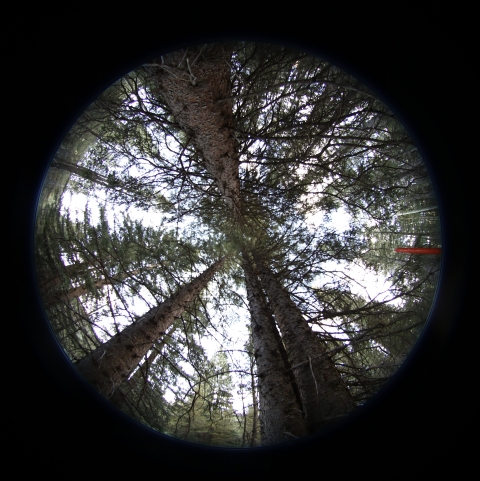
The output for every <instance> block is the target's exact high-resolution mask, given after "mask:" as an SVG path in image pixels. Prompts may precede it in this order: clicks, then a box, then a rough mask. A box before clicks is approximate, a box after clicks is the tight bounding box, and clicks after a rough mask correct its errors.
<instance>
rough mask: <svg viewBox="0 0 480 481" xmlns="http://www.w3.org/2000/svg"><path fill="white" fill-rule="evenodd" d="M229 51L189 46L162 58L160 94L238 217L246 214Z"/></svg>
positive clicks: (219, 47)
mask: <svg viewBox="0 0 480 481" xmlns="http://www.w3.org/2000/svg"><path fill="white" fill-rule="evenodd" d="M229 61H230V52H229V51H228V50H225V48H224V46H222V45H218V46H214V47H207V48H206V47H200V48H189V49H188V50H186V51H180V52H175V53H172V54H169V55H165V56H163V57H162V62H163V63H162V64H159V65H158V66H159V67H160V70H159V72H158V75H157V81H158V88H159V90H158V94H159V95H160V96H161V97H162V98H163V99H164V100H165V102H166V104H167V105H168V107H169V108H170V110H171V112H172V114H173V116H174V118H175V120H176V121H177V122H178V123H179V125H180V126H181V127H182V128H183V129H184V130H185V132H186V133H187V134H188V135H189V136H190V137H191V139H190V140H191V142H192V144H193V145H194V146H195V148H196V149H197V150H198V151H199V152H200V153H201V155H202V157H203V160H204V163H205V168H206V170H207V171H208V172H209V173H210V174H211V175H212V176H213V177H214V179H215V181H216V183H217V186H218V189H219V190H220V193H221V194H222V196H223V198H224V199H225V202H226V203H227V205H228V206H229V207H230V208H231V209H232V211H233V214H234V217H235V219H237V220H238V219H239V218H240V216H241V195H240V178H239V174H238V166H239V159H240V156H239V154H238V151H237V146H236V140H235V137H234V135H233V129H234V116H233V103H232V102H233V101H232V100H230V101H223V100H222V101H220V99H225V98H230V97H231V95H232V92H231V82H230V74H231V70H230V66H229Z"/></svg>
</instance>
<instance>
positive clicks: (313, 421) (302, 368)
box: [256, 257, 355, 433]
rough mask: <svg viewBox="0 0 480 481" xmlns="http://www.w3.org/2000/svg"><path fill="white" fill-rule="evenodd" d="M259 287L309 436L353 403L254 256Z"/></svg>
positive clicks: (325, 355)
mask: <svg viewBox="0 0 480 481" xmlns="http://www.w3.org/2000/svg"><path fill="white" fill-rule="evenodd" d="M256 261H257V266H258V272H259V275H260V279H261V285H262V287H263V288H264V289H265V292H266V294H267V297H268V300H269V302H270V305H271V307H272V310H273V313H274V315H275V319H276V321H277V323H278V325H279V327H280V331H281V334H282V340H283V342H284V344H285V348H286V350H287V354H288V357H289V360H290V362H291V364H292V369H293V371H294V374H295V378H296V380H297V385H298V389H299V392H300V397H301V400H302V407H303V410H304V414H305V421H306V425H307V429H308V431H309V432H310V433H312V432H315V431H318V430H319V429H321V428H323V427H324V426H326V425H328V424H330V423H331V422H333V421H335V420H337V419H338V418H339V417H342V416H344V415H346V414H347V413H349V412H350V411H352V410H353V409H354V408H355V403H354V401H353V399H352V397H351V395H350V393H349V391H348V389H347V387H346V386H345V383H344V382H343V380H342V378H341V376H340V373H339V372H338V370H337V369H336V367H335V365H334V363H333V361H332V360H331V359H330V357H329V356H328V353H327V349H326V346H325V345H324V344H323V342H322V341H321V340H320V339H319V338H318V336H317V335H316V334H315V333H314V332H313V331H312V329H311V328H310V326H309V325H308V324H307V322H306V321H305V319H304V318H303V315H302V312H301V311H300V309H299V308H298V307H297V306H296V305H295V303H294V302H293V301H292V299H291V298H290V295H289V293H288V291H287V290H286V289H285V288H284V287H283V286H282V284H281V283H280V282H279V280H278V279H277V278H276V277H275V275H274V273H273V272H272V271H271V270H270V269H269V268H268V267H266V266H265V264H263V262H262V261H261V260H260V259H259V258H258V257H257V258H256Z"/></svg>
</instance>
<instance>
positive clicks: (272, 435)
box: [243, 256, 306, 445]
mask: <svg viewBox="0 0 480 481" xmlns="http://www.w3.org/2000/svg"><path fill="white" fill-rule="evenodd" d="M243 269H244V272H245V284H246V288H247V298H248V303H249V308H250V314H251V320H252V339H253V347H254V357H255V361H256V364H257V373H258V390H259V397H260V429H261V436H262V445H269V444H276V443H281V442H284V441H287V440H291V439H292V438H297V437H300V436H303V435H305V434H306V428H305V422H304V419H303V417H302V411H301V406H300V405H299V404H298V402H297V399H296V397H295V392H294V389H293V386H292V383H291V380H290V379H289V376H288V375H287V366H286V365H285V363H284V359H283V358H282V356H281V353H280V350H279V345H278V340H277V337H276V336H275V332H274V329H276V327H275V325H274V321H273V319H271V314H270V312H269V309H268V307H267V304H266V301H265V298H264V295H263V292H262V290H261V287H260V285H259V282H258V279H257V278H256V276H255V274H254V272H253V269H252V266H251V262H250V260H249V259H248V257H247V256H244V261H243Z"/></svg>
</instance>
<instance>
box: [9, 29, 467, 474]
mask: <svg viewBox="0 0 480 481" xmlns="http://www.w3.org/2000/svg"><path fill="white" fill-rule="evenodd" d="M311 23H314V22H311ZM444 24H447V22H444ZM408 26H409V28H408V32H405V31H403V34H402V36H396V35H395V34H394V32H393V33H392V34H390V35H389V34H388V32H387V33H385V32H383V34H381V32H379V31H378V29H377V30H375V29H374V26H370V28H372V29H373V30H372V31H370V32H369V31H368V29H365V28H364V27H360V26H359V28H358V29H357V30H356V31H355V30H354V31H351V30H350V29H352V28H354V27H353V26H352V27H350V29H349V28H346V30H347V32H346V33H345V32H342V31H341V28H340V26H339V29H338V32H337V33H336V32H335V29H332V28H327V29H326V30H327V32H325V29H322V28H320V26H318V27H317V28H316V26H315V25H310V26H309V27H305V26H304V27H303V29H301V31H299V30H298V29H296V30H295V31H293V30H292V29H291V28H290V29H289V28H286V29H285V31H282V29H281V28H270V29H269V28H265V27H260V28H258V29H256V30H254V29H250V30H245V29H244V28H242V27H240V28H237V29H236V30H235V29H233V28H231V27H228V28H227V27H225V28H223V29H222V28H212V27H210V28H209V33H208V34H206V33H205V32H206V31H207V30H206V27H203V28H202V26H197V28H196V29H195V28H193V27H192V23H190V24H189V28H187V29H185V30H183V31H178V30H177V32H176V33H174V34H172V33H171V32H168V33H163V35H162V34H159V33H157V35H156V36H155V32H151V31H150V32H148V35H142V33H141V29H139V28H137V29H134V31H133V33H131V35H130V40H128V39H126V37H125V34H122V33H121V32H118V34H117V35H115V32H111V31H109V32H101V31H98V32H96V33H95V35H94V34H93V33H92V34H91V35H85V34H84V35H81V36H80V38H78V36H75V35H74V34H73V33H72V32H69V31H68V29H62V28H58V25H57V26H53V27H54V28H52V26H49V29H50V32H49V35H45V36H42V35H40V36H39V37H38V36H36V34H38V33H39V31H32V32H31V33H32V41H31V42H30V43H29V46H28V49H24V50H23V49H22V55H21V56H20V57H19V58H18V59H17V60H18V63H15V64H14V65H13V66H12V68H11V73H12V75H11V77H10V78H13V79H16V78H18V76H20V77H21V82H20V87H21V89H22V90H21V93H22V94H23V92H25V99H24V100H23V97H22V100H23V102H22V103H21V106H20V107H18V108H19V109H21V111H19V117H18V120H17V125H16V128H17V129H19V130H21V131H22V136H23V137H22V138H23V139H24V140H23V143H22V144H19V151H20V152H21V156H20V157H19V160H18V168H20V170H21V171H20V175H19V176H18V179H19V180H18V181H16V185H15V186H14V189H13V193H12V194H11V204H10V205H9V206H8V209H9V213H13V217H12V221H11V224H10V225H11V226H12V232H13V236H12V238H13V241H14V245H13V248H14V249H15V250H14V251H13V252H15V253H16V255H15V257H14V259H15V263H14V264H15V273H14V277H13V280H12V284H13V286H14V289H12V292H13V294H14V295H15V296H16V300H17V302H16V304H15V305H16V306H18V309H17V310H16V311H15V310H11V311H10V314H9V316H8V317H9V318H10V319H12V323H13V325H14V332H13V336H15V337H13V338H12V347H13V346H16V353H15V356H14V357H12V364H11V365H9V366H8V370H9V371H11V374H12V375H13V376H12V377H13V379H14V380H13V381H12V382H13V383H14V384H13V386H14V388H13V389H12V391H11V394H10V396H12V398H13V399H14V400H15V406H14V416H15V421H16V423H17V428H16V430H15V434H16V436H15V438H14V440H15V441H14V447H15V449H16V450H18V451H21V452H23V453H24V455H25V456H26V458H27V459H28V460H29V461H31V462H33V463H38V466H39V468H41V470H44V469H46V468H47V467H48V468H49V469H52V470H53V471H54V472H57V471H58V472H62V470H66V471H64V472H67V473H68V472H70V469H73V470H74V471H75V470H77V469H78V470H79V471H82V472H85V473H89V472H95V471H96V470H97V469H100V470H101V471H102V472H105V473H112V474H113V473H115V474H118V473H121V472H124V471H128V470H130V469H131V468H132V467H133V468H134V469H135V470H136V472H137V473H138V474H140V473H144V474H146V473H150V472H151V473H158V474H167V473H170V472H171V473H172V474H173V475H175V473H177V475H178V474H180V473H183V472H191V473H198V474H200V473H203V472H206V473H212V474H213V473H218V474H223V475H230V474H237V475H239V474H244V475H247V474H249V473H253V472H254V473H265V474H266V473H269V474H272V473H277V472H286V471H289V470H290V469H292V470H293V472H294V471H296V470H298V473H302V472H303V473H304V474H306V473H307V472H308V471H309V470H310V469H315V470H316V472H326V471H325V470H328V471H330V469H332V468H334V467H337V468H338V469H339V472H341V473H343V474H345V473H346V472H348V473H352V474H353V473H356V472H358V473H362V472H368V468H370V469H372V467H373V466H375V465H376V464H377V462H378V463H381V464H382V465H383V464H384V463H387V464H389V465H390V471H389V472H390V473H391V474H393V473H398V472H399V471H402V469H405V463H407V462H408V460H409V459H410V460H416V462H420V463H421V465H422V466H425V467H427V466H428V465H429V463H430V462H432V463H435V462H436V461H435V460H438V458H439V457H442V461H443V462H446V460H447V459H451V458H452V456H453V457H454V458H455V459H456V454H455V453H456V452H457V451H456V450H457V449H458V447H459V446H461V447H462V449H463V451H462V452H463V453H464V455H466V454H467V452H468V447H467V446H468V445H467V440H466V433H467V431H468V428H469V421H468V420H469V416H470V415H471V414H470V413H472V412H473V399H474V397H473V396H474V395H473V388H472V389H469V388H468V386H469V384H468V381H469V380H470V377H469V376H471V375H472V372H473V371H472V367H471V366H469V362H468V360H469V359H467V358H466V356H467V355H468V352H467V350H468V349H472V348H473V347H472V346H465V342H466V341H465V335H466V334H467V329H469V328H470V326H469V325H468V324H469V314H470V313H469V306H470V305H471V304H472V298H471V297H469V296H468V294H467V290H468V289H469V283H468V279H467V276H468V274H469V267H470V263H471V262H472V258H471V255H470V254H469V252H468V249H467V247H468V246H471V245H472V243H473V242H472V239H473V237H472V234H471V231H470V222H471V221H472V219H473V218H472V217H470V216H469V214H468V211H469V209H471V205H472V203H471V201H470V199H469V198H468V196H469V195H470V194H471V193H472V189H471V185H470V183H469V182H470V181H471V173H470V171H469V169H470V166H469V165H468V161H469V159H468V158H466V157H464V156H462V155H461V154H460V149H461V148H463V149H464V148H465V144H467V145H468V142H469V141H470V140H469V137H468V130H467V126H466V125H465V124H466V120H467V119H466V117H465V116H464V113H465V112H466V111H467V107H468V106H466V105H460V106H459V105H458V104H459V103H461V102H464V100H462V93H464V91H465V89H466V88H468V81H467V79H468V78H469V76H470V78H471V77H473V70H469V63H468V60H469V58H468V56H467V55H466V53H465V50H464V44H463V42H460V41H459V39H458V38H454V36H453V34H451V33H448V32H445V31H444V30H442V28H441V26H436V27H431V26H430V27H428V26H427V25H426V24H422V25H421V27H422V28H421V29H420V28H418V29H415V28H414V27H412V25H411V23H410V24H408ZM417 26H419V25H417ZM55 27H57V28H55ZM164 28H165V26H164ZM404 28H405V25H404ZM286 31H288V33H286ZM238 36H242V37H243V38H246V39H256V40H265V41H274V42H283V43H287V44H290V45H292V46H298V47H299V48H308V49H311V50H312V51H315V52H317V53H318V54H319V55H320V56H322V57H324V58H326V59H327V60H330V61H332V62H334V63H336V64H337V65H339V66H341V67H343V68H345V69H346V70H347V71H349V72H350V73H353V74H354V75H356V76H357V77H358V78H359V79H360V80H362V81H363V82H364V83H366V84H367V85H368V86H370V87H371V88H372V89H373V90H374V91H376V92H377V93H379V94H380V95H381V96H382V98H383V99H384V101H385V102H386V103H387V104H388V105H389V106H391V107H392V109H393V110H394V111H395V112H396V113H397V114H399V115H400V116H401V118H402V121H403V122H404V124H405V125H406V126H407V128H409V129H410V131H411V133H412V134H413V135H414V136H415V138H416V141H417V142H418V144H419V145H420V147H421V149H422V152H423V153H424V157H425V159H426V161H427V164H428V166H429V168H430V171H431V175H432V177H433V179H434V182H435V186H436V189H437V193H438V194H439V195H440V199H441V214H442V223H443V230H444V231H443V235H444V245H443V249H444V257H443V267H442V275H441V284H440V289H439V292H438V295H437V301H436V303H435V306H434V309H433V311H432V313H431V319H430V323H429V325H428V328H427V329H426V331H425V333H424V335H423V337H422V339H421V342H420V343H419V345H418V348H417V349H416V350H415V352H414V353H413V355H412V356H411V357H410V359H409V362H408V363H407V365H406V366H405V367H404V368H403V369H402V371H401V373H399V375H398V376H397V377H396V379H395V383H392V385H391V386H389V389H387V390H385V391H384V392H383V393H382V395H381V396H380V397H377V398H376V399H375V400H374V401H372V402H371V403H369V404H368V405H367V407H366V408H365V409H363V410H362V411H361V412H360V413H358V415H356V416H353V417H352V419H351V420H350V422H349V423H348V424H347V425H345V426H342V427H340V428H338V429H336V430H333V431H332V432H330V433H325V434H323V435H319V436H317V437H314V438H311V439H307V440H305V441H303V442H300V443H295V444H294V445H290V446H289V445H285V446H279V447H274V448H265V449H264V448H262V449H259V450H253V451H252V450H246V451H241V450H221V449H216V448H207V447H202V446H193V445H190V444H186V443H181V442H179V441H176V440H171V439H166V438H164V437H161V436H158V435H157V434H155V433H153V432H151V431H149V430H147V429H144V428H142V427H140V426H139V425H138V424H137V423H135V422H133V421H131V420H130V419H129V418H127V417H126V416H123V415H121V414H120V413H118V412H117V411H116V410H114V409H112V408H111V407H110V406H109V405H108V403H106V402H104V401H103V400H101V399H99V397H98V396H97V395H96V393H94V392H93V391H92V390H91V389H89V387H88V386H86V385H85V384H84V382H83V381H82V380H81V379H80V378H79V377H78V376H77V375H76V373H75V371H74V370H73V368H72V366H71V364H70V363H69V361H68V360H67V359H66V357H65V355H64V354H63V351H62V350H61V349H60V348H59V346H58V344H57V343H56V340H55V338H54V336H53V334H52V332H51V331H50V329H49V325H48V321H47V320H46V319H45V316H44V314H43V309H42V307H41V300H40V298H39V294H38V289H37V286H36V282H35V275H34V270H33V241H32V239H33V225H34V215H35V205H36V201H37V198H38V193H39V189H40V187H41V182H42V179H43V176H44V173H45V170H46V168H47V167H48V164H49V161H50V160H51V158H52V155H53V153H54V152H55V150H56V148H57V147H58V145H59V143H60V141H61V139H62V137H63V135H64V134H65V133H66V132H67V131H68V129H69V128H70V126H71V125H72V123H73V122H74V121H75V119H76V118H77V116H78V114H80V113H81V112H82V111H83V110H84V108H85V107H86V106H87V105H88V104H89V103H90V102H91V101H92V100H93V99H94V98H95V97H96V96H97V95H98V94H99V93H100V92H101V91H102V90H103V89H105V88H106V87H108V86H109V85H110V84H111V83H112V82H113V81H114V80H116V79H117V78H119V77H120V76H121V75H122V74H124V73H125V72H127V71H129V70H131V69H132V68H134V67H136V66H137V65H138V64H140V63H141V62H142V61H143V60H146V59H148V58H150V57H152V56H154V55H156V54H158V53H159V52H161V51H169V50H172V49H174V48H177V47H178V46H180V45H181V44H183V45H187V44H189V43H192V42H205V41H210V40H217V39H219V38H222V39H228V38H232V39H234V38H238ZM127 37H128V35H127ZM65 45H68V47H67V48H64V47H65ZM462 59H463V63H462V62H460V63H459V60H462ZM462 108H463V110H462ZM11 162H12V164H13V165H15V163H16V162H15V157H14V158H12V159H11ZM22 166H24V168H22ZM17 274H18V277H16V275H17ZM13 321H14V322H13ZM469 332H470V331H468V333H469ZM472 342H473V339H472ZM69 466H70V468H69ZM100 466H101V467H100ZM83 470H84V471H83ZM317 470H318V471H317Z"/></svg>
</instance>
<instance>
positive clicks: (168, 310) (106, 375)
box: [76, 258, 225, 397]
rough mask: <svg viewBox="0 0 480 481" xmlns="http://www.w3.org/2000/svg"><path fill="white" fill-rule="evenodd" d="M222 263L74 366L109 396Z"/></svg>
mask: <svg viewBox="0 0 480 481" xmlns="http://www.w3.org/2000/svg"><path fill="white" fill-rule="evenodd" d="M224 262H225V258H223V259H220V260H219V261H217V262H215V263H214V264H213V265H212V266H210V267H209V268H208V269H207V270H205V271H204V272H203V273H202V274H200V275H199V276H198V277H197V278H196V279H194V280H193V281H192V282H190V283H188V284H187V285H185V286H184V287H182V288H181V289H180V290H179V291H178V292H177V293H176V294H174V295H172V296H171V297H170V298H168V299H167V300H166V301H165V302H163V303H162V304H160V305H159V306H157V307H154V308H152V309H150V310H149V311H148V312H147V313H146V314H145V315H144V316H143V317H141V318H140V319H139V320H138V321H136V322H135V323H133V324H131V325H130V326H128V327H126V328H125V329H124V330H123V331H121V332H120V333H118V334H116V335H115V336H113V337H112V338H111V339H109V340H108V341H107V342H106V343H104V344H102V345H101V346H99V347H98V348H97V349H95V350H94V351H92V352H91V353H90V354H88V355H87V356H85V357H84V358H83V359H81V360H80V361H78V362H77V363H76V367H77V368H78V370H79V371H80V373H81V374H82V375H83V377H84V378H85V379H86V380H87V381H88V382H89V383H90V384H91V385H92V386H94V387H95V388H96V389H97V390H98V391H99V392H100V393H101V394H103V395H104V396H106V397H110V396H111V395H112V394H113V392H114V391H115V389H116V388H117V387H118V386H119V385H120V384H121V383H122V382H123V381H124V380H125V379H127V378H128V376H129V375H130V374H131V372H132V371H133V370H134V369H135V367H136V366H137V365H138V363H139V362H140V360H141V359H142V358H143V357H144V356H145V355H146V354H147V352H148V351H149V350H150V349H151V347H152V345H153V344H154V343H155V342H157V340H158V339H159V337H160V336H161V335H162V334H164V333H165V331H166V330H167V329H168V328H169V327H170V326H171V325H172V323H173V321H174V319H175V318H176V317H178V316H179V315H181V314H182V312H183V311H184V310H185V308H186V307H187V306H188V305H189V304H190V303H191V302H192V301H193V300H194V299H195V298H196V297H197V296H198V294H199V293H200V291H202V289H203V288H204V287H205V286H206V285H207V284H208V282H209V281H210V280H211V279H212V277H213V275H214V274H215V273H216V272H217V271H218V270H219V269H220V268H221V267H222V265H223V264H224Z"/></svg>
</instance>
